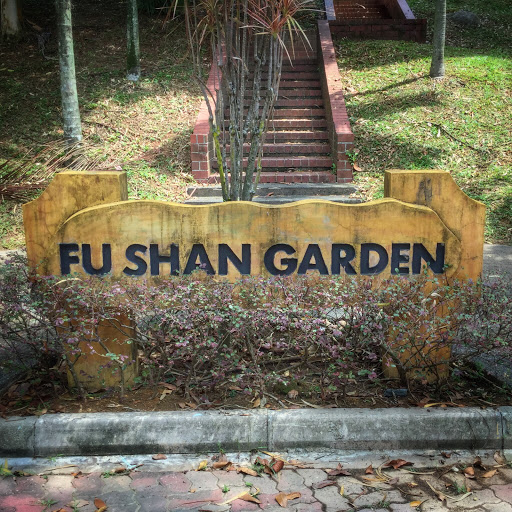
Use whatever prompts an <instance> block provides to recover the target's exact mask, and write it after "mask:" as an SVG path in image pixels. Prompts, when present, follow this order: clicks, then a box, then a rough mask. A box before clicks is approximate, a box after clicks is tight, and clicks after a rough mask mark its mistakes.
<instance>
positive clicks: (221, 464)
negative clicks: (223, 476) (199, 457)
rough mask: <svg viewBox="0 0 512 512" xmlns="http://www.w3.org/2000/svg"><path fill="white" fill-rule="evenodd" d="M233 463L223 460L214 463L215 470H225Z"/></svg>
mask: <svg viewBox="0 0 512 512" xmlns="http://www.w3.org/2000/svg"><path fill="white" fill-rule="evenodd" d="M231 464H232V463H231V462H230V461H229V460H223V461H219V462H214V463H213V466H212V467H213V469H224V468H225V467H226V466H230V465H231Z"/></svg>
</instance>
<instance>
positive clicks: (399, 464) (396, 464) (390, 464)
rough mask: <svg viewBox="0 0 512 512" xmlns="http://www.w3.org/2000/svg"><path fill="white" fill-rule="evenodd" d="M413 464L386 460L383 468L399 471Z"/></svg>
mask: <svg viewBox="0 0 512 512" xmlns="http://www.w3.org/2000/svg"><path fill="white" fill-rule="evenodd" d="M413 465H414V463H413V462H408V461H406V460H404V459H394V460H388V462H386V464H384V466H383V467H385V468H393V469H399V468H401V467H403V466H413Z"/></svg>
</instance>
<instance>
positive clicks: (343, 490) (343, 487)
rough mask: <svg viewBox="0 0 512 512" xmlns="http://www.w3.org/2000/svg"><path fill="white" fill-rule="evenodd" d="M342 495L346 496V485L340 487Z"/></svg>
mask: <svg viewBox="0 0 512 512" xmlns="http://www.w3.org/2000/svg"><path fill="white" fill-rule="evenodd" d="M340 494H341V496H343V495H344V494H345V486H344V485H342V486H341V487H340Z"/></svg>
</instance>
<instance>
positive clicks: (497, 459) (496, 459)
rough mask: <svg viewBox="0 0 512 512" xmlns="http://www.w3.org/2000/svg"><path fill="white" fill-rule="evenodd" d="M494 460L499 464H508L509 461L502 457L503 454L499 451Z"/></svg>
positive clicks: (496, 452) (495, 453)
mask: <svg viewBox="0 0 512 512" xmlns="http://www.w3.org/2000/svg"><path fill="white" fill-rule="evenodd" d="M494 460H495V461H496V462H497V463H498V464H506V463H507V459H506V458H505V457H504V456H503V455H501V453H500V452H499V451H495V452H494Z"/></svg>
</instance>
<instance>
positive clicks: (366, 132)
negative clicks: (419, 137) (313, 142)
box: [354, 125, 446, 172]
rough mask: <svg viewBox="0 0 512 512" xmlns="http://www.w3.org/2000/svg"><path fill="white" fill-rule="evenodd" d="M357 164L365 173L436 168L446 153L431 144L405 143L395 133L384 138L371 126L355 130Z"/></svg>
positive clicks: (405, 141) (407, 141)
mask: <svg viewBox="0 0 512 512" xmlns="http://www.w3.org/2000/svg"><path fill="white" fill-rule="evenodd" d="M354 135H355V141H354V145H355V147H356V148H357V150H358V156H357V162H358V165H359V166H360V167H361V168H362V170H363V171H373V172H384V171H385V170H386V169H412V170H414V169H434V168H436V167H437V166H438V161H439V160H440V159H441V158H442V157H443V155H444V154H445V153H446V151H445V150H443V149H441V148H438V147H433V146H430V145H428V144H421V143H417V142H412V141H410V140H404V139H403V138H400V137H399V136H397V135H395V134H390V135H383V134H382V133H381V132H379V131H377V130H375V129H372V128H371V127H369V126H367V125H366V126H364V127H359V128H358V127H356V128H355V129H354Z"/></svg>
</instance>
